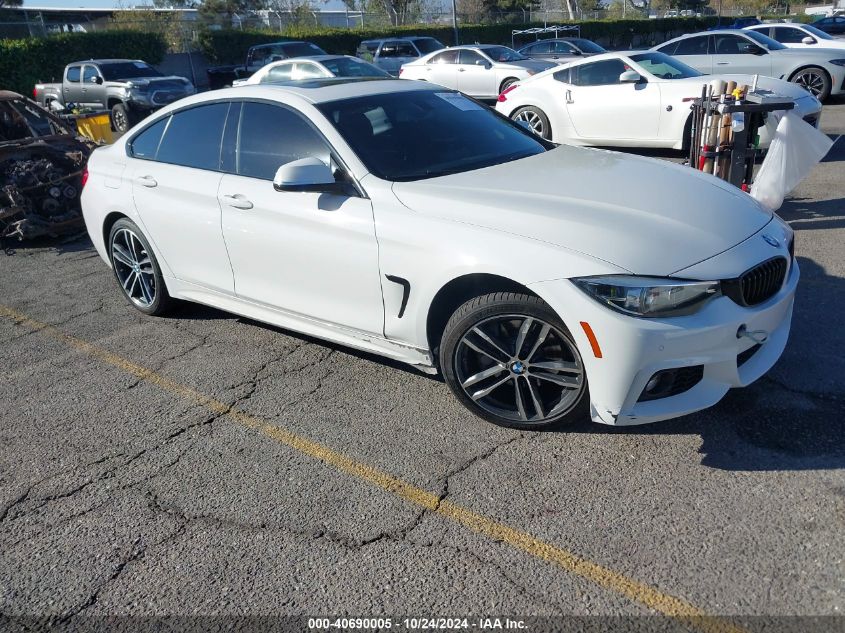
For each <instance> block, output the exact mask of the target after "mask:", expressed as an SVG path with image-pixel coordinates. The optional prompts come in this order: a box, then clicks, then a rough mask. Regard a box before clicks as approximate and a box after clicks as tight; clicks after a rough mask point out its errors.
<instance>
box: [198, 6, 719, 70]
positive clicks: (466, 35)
mask: <svg viewBox="0 0 845 633" xmlns="http://www.w3.org/2000/svg"><path fill="white" fill-rule="evenodd" d="M715 24H716V18H715V17H704V18H663V19H657V20H592V21H587V22H582V23H581V35H582V36H583V37H586V38H589V39H591V40H595V41H596V42H598V43H599V44H602V45H603V46H608V47H614V48H616V47H625V48H627V47H631V46H645V45H646V44H648V45H655V44H659V43H660V42H663V41H665V40H667V39H670V38H672V37H675V36H677V35H681V34H683V33H693V32H695V31H703V30H704V29H706V28H708V27H710V26H713V25H715ZM534 26H543V25H542V23H538V24H524V25H514V24H462V25H461V26H460V38H461V42H462V43H474V42H480V43H485V44H506V45H508V46H510V43H511V31H512V30H513V29H514V28H517V29H519V30H522V29H527V28H530V27H534ZM402 35H428V36H431V37H436V38H437V39H439V40H440V41H441V42H443V43H444V44H447V45H451V44H454V41H453V36H452V27H451V26H444V25H437V26H433V25H411V26H394V27H389V28H384V29H335V28H314V27H290V28H288V29H287V30H286V31H285V32H284V34H283V35H280V34H279V33H278V32H274V31H269V30H235V29H222V30H216V31H212V30H206V31H203V32H201V33H200V36H199V44H200V50H201V51H202V53H203V54H204V55H205V57H206V58H207V59H208V60H209V61H210V62H212V63H216V64H235V63H242V62H243V61H244V58H245V56H246V51H247V49H248V48H249V47H250V46H254V45H256V44H267V43H269V42H280V41H284V40H290V39H295V40H308V41H309V42H314V43H315V44H316V45H317V46H319V47H320V48H322V49H323V50H325V51H326V52H328V53H338V54H345V55H354V54H355V51H356V49H357V48H358V44H359V43H360V42H361V40H368V39H375V38H380V37H395V36H402ZM528 41H529V40H527V39H526V40H524V41H523V43H526V44H527V43H528Z"/></svg>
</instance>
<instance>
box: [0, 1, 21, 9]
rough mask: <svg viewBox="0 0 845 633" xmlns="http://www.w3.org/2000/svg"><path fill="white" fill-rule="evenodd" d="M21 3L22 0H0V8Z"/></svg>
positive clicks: (16, 5) (17, 5)
mask: <svg viewBox="0 0 845 633" xmlns="http://www.w3.org/2000/svg"><path fill="white" fill-rule="evenodd" d="M22 4H23V0H0V9H8V8H10V7H19V6H21V5H22Z"/></svg>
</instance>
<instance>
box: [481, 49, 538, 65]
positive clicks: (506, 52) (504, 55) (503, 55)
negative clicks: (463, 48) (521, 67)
mask: <svg viewBox="0 0 845 633" xmlns="http://www.w3.org/2000/svg"><path fill="white" fill-rule="evenodd" d="M478 50H480V51H482V52H483V53H484V54H485V55H487V57H489V58H490V59H492V60H493V61H494V62H518V61H522V60H524V59H528V58H527V57H526V56H525V55H520V54H519V53H517V52H516V51H515V50H513V49H512V48H508V47H507V46H485V47H484V48H479V49H478Z"/></svg>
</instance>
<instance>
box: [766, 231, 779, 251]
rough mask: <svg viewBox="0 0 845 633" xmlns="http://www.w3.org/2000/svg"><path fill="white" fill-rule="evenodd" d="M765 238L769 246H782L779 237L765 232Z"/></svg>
mask: <svg viewBox="0 0 845 633" xmlns="http://www.w3.org/2000/svg"><path fill="white" fill-rule="evenodd" d="M763 239H764V240H766V244H768V245H769V246H774V247H775V248H779V247H780V242H778V241H777V239H776V238H774V237H772V236H771V235H768V234H766V233H763Z"/></svg>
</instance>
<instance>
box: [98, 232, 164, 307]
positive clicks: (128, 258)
mask: <svg viewBox="0 0 845 633" xmlns="http://www.w3.org/2000/svg"><path fill="white" fill-rule="evenodd" d="M109 258H110V259H111V264H112V270H114V276H115V278H116V279H117V283H118V284H119V285H120V288H121V290H122V291H123V296H124V297H126V299H127V300H128V301H129V303H131V304H132V305H133V306H135V307H136V308H137V309H138V310H140V311H141V312H143V313H144V314H149V315H159V314H163V313H164V312H166V311H167V309H168V308H169V307H170V304H171V302H172V299H171V298H170V295H169V294H168V293H167V288H166V287H165V285H164V278H163V277H162V275H161V268H160V267H159V265H158V261H157V260H156V258H155V255H154V254H153V250H152V248H150V244H149V242H147V238H145V237H144V234H143V233H141V230H140V229H139V228H138V226H137V225H136V224H135V223H134V222H132V220H129V219H128V218H121V219H120V220H118V221H117V222H115V223H114V226H112V229H111V232H110V234H109Z"/></svg>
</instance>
